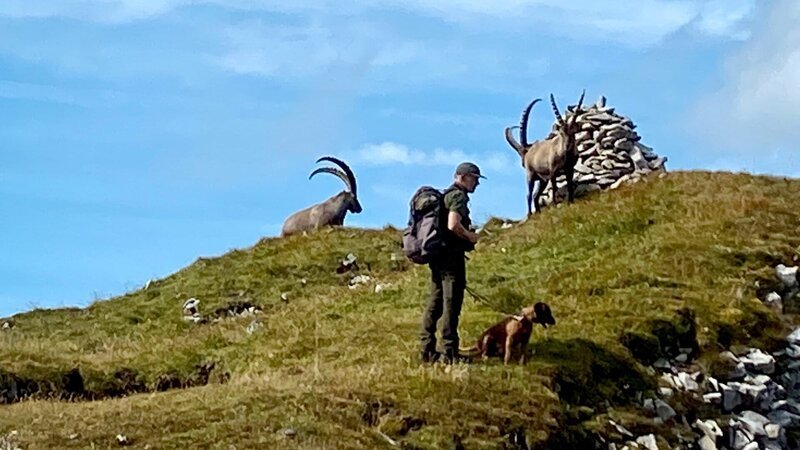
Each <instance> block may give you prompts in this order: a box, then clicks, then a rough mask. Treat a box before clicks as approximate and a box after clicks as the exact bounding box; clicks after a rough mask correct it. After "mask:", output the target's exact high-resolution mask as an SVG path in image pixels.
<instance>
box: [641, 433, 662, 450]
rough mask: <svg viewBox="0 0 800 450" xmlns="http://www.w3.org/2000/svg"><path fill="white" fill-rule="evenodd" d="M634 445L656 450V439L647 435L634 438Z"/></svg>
mask: <svg viewBox="0 0 800 450" xmlns="http://www.w3.org/2000/svg"><path fill="white" fill-rule="evenodd" d="M636 443H637V444H639V445H641V446H643V447H644V448H646V449H647V450H658V444H657V443H656V437H655V436H653V435H652V434H648V435H647V436H639V437H638V438H636Z"/></svg>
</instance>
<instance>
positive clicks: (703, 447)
mask: <svg viewBox="0 0 800 450" xmlns="http://www.w3.org/2000/svg"><path fill="white" fill-rule="evenodd" d="M715 442H716V441H714V440H712V439H711V438H710V437H708V436H703V437H701V438H700V440H699V441H697V446H698V447H700V450H717V444H716V443H715Z"/></svg>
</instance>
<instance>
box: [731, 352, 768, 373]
mask: <svg viewBox="0 0 800 450" xmlns="http://www.w3.org/2000/svg"><path fill="white" fill-rule="evenodd" d="M739 360H740V361H741V362H743V363H744V365H745V367H746V368H747V369H748V370H751V371H753V372H758V373H765V374H771V373H773V372H775V358H773V357H772V355H768V354H766V353H764V352H762V351H761V350H759V349H757V348H754V349H750V352H749V353H748V354H747V356H744V357H742V358H739Z"/></svg>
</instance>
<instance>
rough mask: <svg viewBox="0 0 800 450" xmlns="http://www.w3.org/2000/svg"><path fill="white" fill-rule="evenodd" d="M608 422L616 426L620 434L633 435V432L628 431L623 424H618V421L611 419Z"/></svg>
mask: <svg viewBox="0 0 800 450" xmlns="http://www.w3.org/2000/svg"><path fill="white" fill-rule="evenodd" d="M608 423H609V424H611V426H612V427H614V429H615V430H617V433H619V434H621V435H623V436H628V437H633V433H631V432H630V431H628V429H627V428H625V427H623V426H622V425H620V424H618V423H617V422H614V421H613V420H609V421H608Z"/></svg>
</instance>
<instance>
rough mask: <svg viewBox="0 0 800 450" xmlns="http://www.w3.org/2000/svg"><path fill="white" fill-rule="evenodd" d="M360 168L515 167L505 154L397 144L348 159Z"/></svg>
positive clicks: (375, 147) (373, 147)
mask: <svg viewBox="0 0 800 450" xmlns="http://www.w3.org/2000/svg"><path fill="white" fill-rule="evenodd" d="M348 160H353V161H355V162H358V163H360V164H364V165H372V166H389V165H398V164H399V165H402V166H453V167H455V166H456V165H458V163H460V162H463V161H473V162H475V163H476V164H478V165H479V166H481V167H484V168H485V169H488V170H491V171H494V172H499V171H504V170H508V169H509V168H510V167H512V164H511V161H510V157H509V156H508V155H507V154H505V153H493V154H489V155H484V154H481V153H468V152H465V151H463V150H461V149H457V148H456V149H444V148H435V149H433V150H429V151H423V150H417V149H412V148H409V147H408V146H406V145H403V144H398V143H396V142H382V143H380V144H367V145H364V146H363V147H361V148H360V149H358V150H357V151H356V152H355V153H354V154H352V155H350V156H348Z"/></svg>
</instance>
